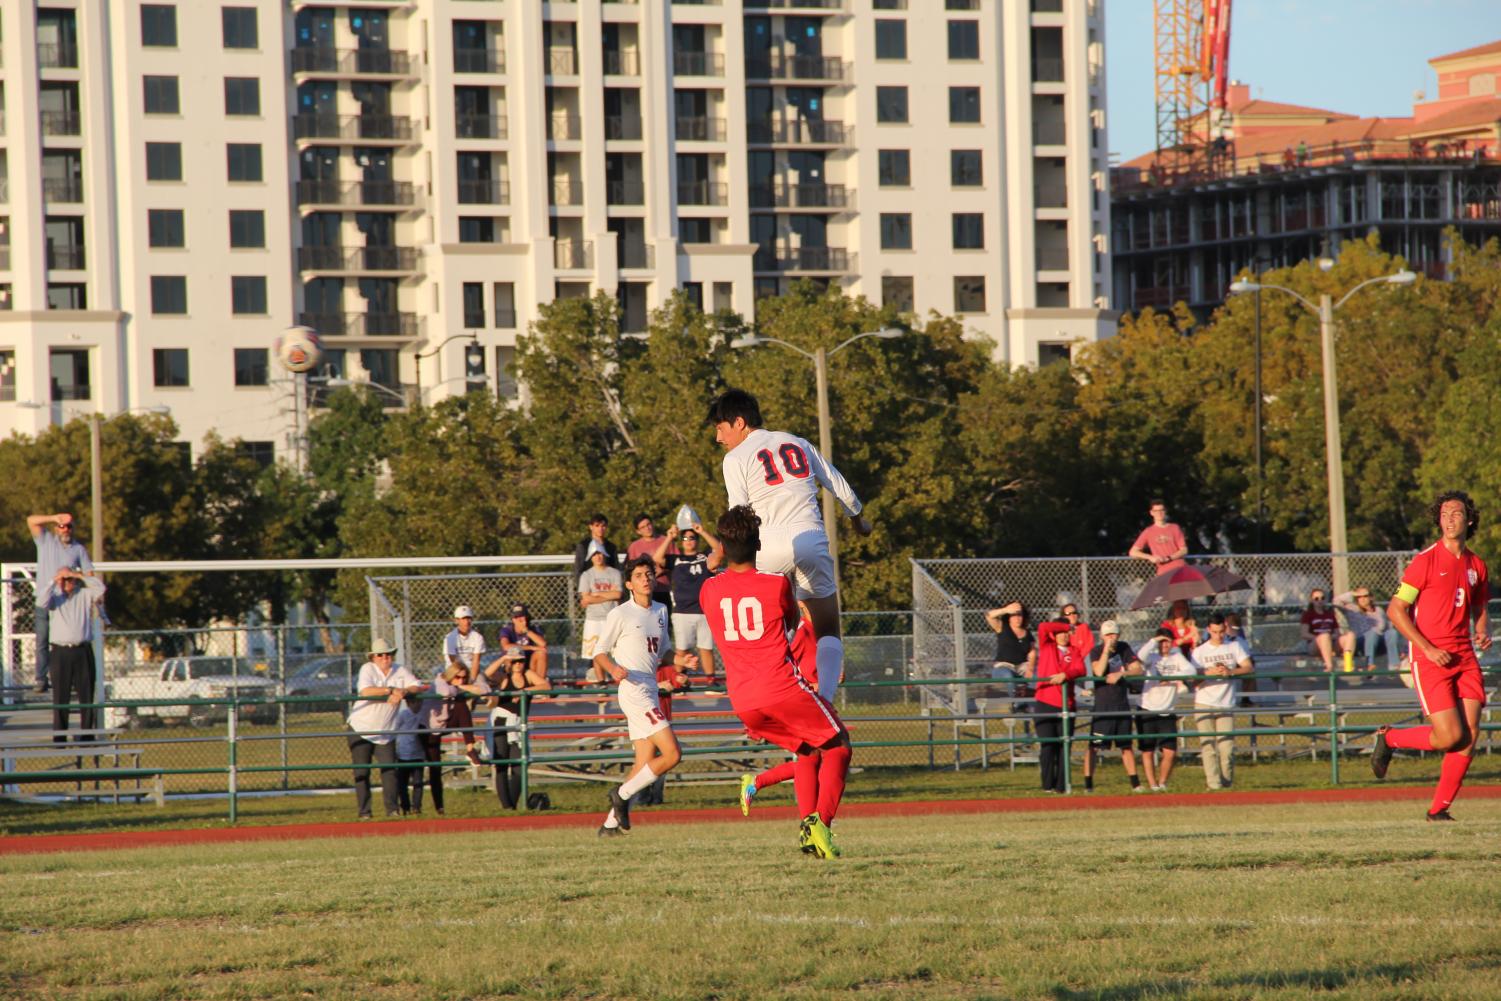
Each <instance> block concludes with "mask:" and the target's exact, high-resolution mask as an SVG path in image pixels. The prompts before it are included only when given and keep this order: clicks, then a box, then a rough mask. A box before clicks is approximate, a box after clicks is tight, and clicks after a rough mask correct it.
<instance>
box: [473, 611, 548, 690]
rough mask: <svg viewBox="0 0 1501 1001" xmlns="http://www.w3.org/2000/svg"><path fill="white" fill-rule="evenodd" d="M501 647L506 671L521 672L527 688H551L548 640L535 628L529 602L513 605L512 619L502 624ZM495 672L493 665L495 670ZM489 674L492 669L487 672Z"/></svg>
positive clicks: (510, 672) (509, 673) (523, 685)
mask: <svg viewBox="0 0 1501 1001" xmlns="http://www.w3.org/2000/svg"><path fill="white" fill-rule="evenodd" d="M499 638H500V649H501V652H502V654H503V655H504V659H505V660H506V661H507V666H506V674H507V675H508V676H509V675H511V674H513V673H515V671H516V670H517V669H519V670H520V671H521V674H522V680H523V682H524V683H523V684H522V685H521V687H523V688H532V689H543V688H546V687H547V640H546V639H544V638H543V636H542V634H541V633H539V632H537V630H535V629H533V628H532V612H531V609H529V608H527V607H526V606H525V605H523V604H520V603H517V604H515V605H512V606H511V621H510V622H509V623H508V624H506V625H504V626H501V627H500V637H499ZM491 670H492V671H493V667H492V669H491ZM484 673H485V675H486V677H489V676H490V674H491V671H486V672H484Z"/></svg>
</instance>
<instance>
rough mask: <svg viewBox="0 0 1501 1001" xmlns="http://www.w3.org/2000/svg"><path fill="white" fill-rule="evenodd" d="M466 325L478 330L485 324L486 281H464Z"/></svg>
mask: <svg viewBox="0 0 1501 1001" xmlns="http://www.w3.org/2000/svg"><path fill="white" fill-rule="evenodd" d="M463 291H464V326H466V327H468V328H469V329H470V330H477V329H478V328H480V327H483V326H484V325H485V284H484V282H465V283H464V290H463Z"/></svg>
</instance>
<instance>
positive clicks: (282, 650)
mask: <svg viewBox="0 0 1501 1001" xmlns="http://www.w3.org/2000/svg"><path fill="white" fill-rule="evenodd" d="M271 635H272V636H274V637H275V643H276V676H277V678H278V679H280V680H279V681H278V683H277V688H278V690H280V692H281V696H282V697H281V699H278V700H277V703H276V727H277V730H278V732H280V733H281V741H280V743H281V767H282V773H281V787H282V788H283V789H286V788H288V787H289V786H290V784H291V783H290V782H289V780H288V776H287V772H286V767H287V764H288V761H289V759H288V755H287V703H286V702H285V701H284V700H285V699H286V697H287V627H286V626H282V627H281V628H280V629H278V630H276V631H274V632H273V633H272V634H271Z"/></svg>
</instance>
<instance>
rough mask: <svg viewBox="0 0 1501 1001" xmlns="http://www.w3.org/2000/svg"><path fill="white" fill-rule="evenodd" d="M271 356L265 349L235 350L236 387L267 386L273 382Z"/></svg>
mask: <svg viewBox="0 0 1501 1001" xmlns="http://www.w3.org/2000/svg"><path fill="white" fill-rule="evenodd" d="M269 354H270V353H269V352H268V351H267V350H266V349H265V348H235V385H236V386H264V385H267V384H268V383H269V382H270V381H271V362H270V357H269Z"/></svg>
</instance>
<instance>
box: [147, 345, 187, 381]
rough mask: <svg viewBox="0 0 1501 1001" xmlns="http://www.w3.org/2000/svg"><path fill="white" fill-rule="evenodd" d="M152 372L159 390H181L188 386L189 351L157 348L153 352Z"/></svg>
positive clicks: (185, 349)
mask: <svg viewBox="0 0 1501 1001" xmlns="http://www.w3.org/2000/svg"><path fill="white" fill-rule="evenodd" d="M151 371H152V372H153V373H154V375H155V384H156V387H157V388H158V389H162V388H169V389H170V388H181V387H186V386H187V384H188V349H187V348H157V349H155V350H154V351H152V352H151Z"/></svg>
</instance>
